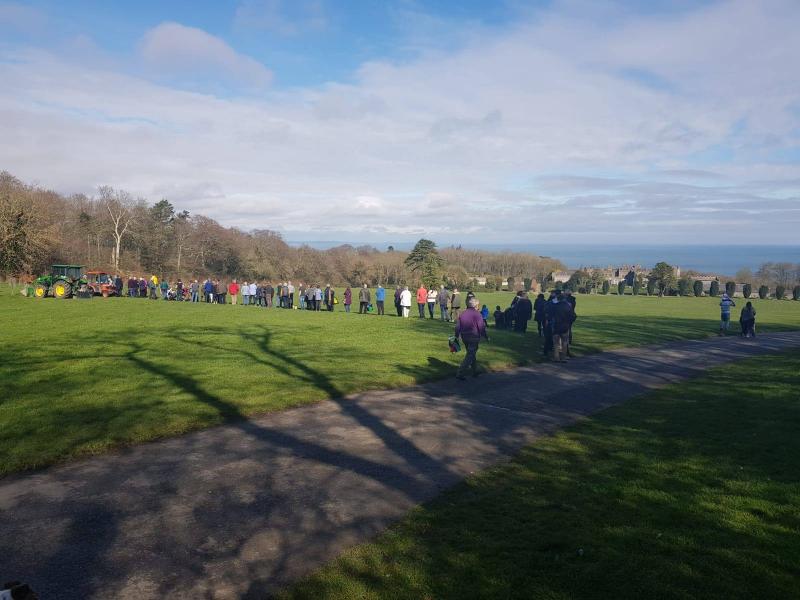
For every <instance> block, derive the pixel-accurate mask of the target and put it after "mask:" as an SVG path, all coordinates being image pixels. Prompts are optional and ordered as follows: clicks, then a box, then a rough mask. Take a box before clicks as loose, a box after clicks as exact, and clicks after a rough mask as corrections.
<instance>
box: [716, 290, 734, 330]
mask: <svg viewBox="0 0 800 600" xmlns="http://www.w3.org/2000/svg"><path fill="white" fill-rule="evenodd" d="M734 306H736V302H734V301H733V299H732V298H731V297H730V296H728V294H722V300H720V301H719V308H720V316H719V318H720V321H719V334H720V335H725V334H726V333H728V329H729V328H730V326H731V308H733V307H734Z"/></svg>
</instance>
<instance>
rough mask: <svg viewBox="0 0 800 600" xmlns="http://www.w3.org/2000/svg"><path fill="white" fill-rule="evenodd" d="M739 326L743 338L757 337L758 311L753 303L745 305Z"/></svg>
mask: <svg viewBox="0 0 800 600" xmlns="http://www.w3.org/2000/svg"><path fill="white" fill-rule="evenodd" d="M739 325H741V327H742V333H741V336H742V337H746V338H749V337H756V309H755V308H753V303H752V302H748V303H747V304H745V305H744V308H743V309H742V312H741V314H740V315H739Z"/></svg>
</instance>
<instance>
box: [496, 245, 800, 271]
mask: <svg viewBox="0 0 800 600" xmlns="http://www.w3.org/2000/svg"><path fill="white" fill-rule="evenodd" d="M480 247H481V248H484V249H487V250H489V249H491V250H501V249H508V250H513V251H517V252H532V253H534V254H539V255H542V256H552V257H553V258H557V259H559V260H560V261H561V262H563V263H564V264H565V265H567V266H568V267H569V268H571V269H577V268H579V267H604V266H608V265H642V266H643V267H652V266H653V265H655V264H656V263H657V262H661V261H664V262H666V263H669V264H670V265H673V266H678V267H680V268H681V270H682V271H688V270H692V271H699V272H701V273H713V274H717V275H735V274H736V272H737V271H738V270H739V269H745V268H747V269H750V270H752V271H753V272H755V271H756V270H758V268H759V266H761V265H762V264H764V263H767V262H790V263H794V264H800V246H703V245H696V246H695V245H691V246H634V245H631V246H627V245H626V246H605V245H602V244H598V245H588V244H587V245H583V244H581V245H575V244H571V245H567V246H558V247H552V246H549V245H543V246H536V245H512V246H500V245H494V244H487V245H483V246H480Z"/></svg>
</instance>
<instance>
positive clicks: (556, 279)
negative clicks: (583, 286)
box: [550, 271, 575, 283]
mask: <svg viewBox="0 0 800 600" xmlns="http://www.w3.org/2000/svg"><path fill="white" fill-rule="evenodd" d="M574 272H575V271H553V272H552V273H551V274H550V279H552V280H553V283H566V282H568V281H569V278H570V277H572V274H573V273H574Z"/></svg>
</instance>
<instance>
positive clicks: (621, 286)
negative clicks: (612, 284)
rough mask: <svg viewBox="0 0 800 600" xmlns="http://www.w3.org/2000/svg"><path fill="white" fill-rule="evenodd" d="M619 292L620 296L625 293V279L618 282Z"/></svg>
mask: <svg viewBox="0 0 800 600" xmlns="http://www.w3.org/2000/svg"><path fill="white" fill-rule="evenodd" d="M617 294H619V295H620V296H624V295H625V281H624V280H623V281H620V282H619V283H618V284H617Z"/></svg>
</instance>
